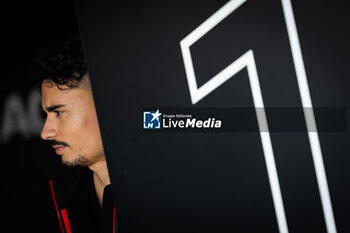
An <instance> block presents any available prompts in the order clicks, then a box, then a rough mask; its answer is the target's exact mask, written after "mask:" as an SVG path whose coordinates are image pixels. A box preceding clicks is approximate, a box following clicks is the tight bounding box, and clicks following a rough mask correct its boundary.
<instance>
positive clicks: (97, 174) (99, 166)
mask: <svg viewBox="0 0 350 233" xmlns="http://www.w3.org/2000/svg"><path fill="white" fill-rule="evenodd" d="M89 169H90V170H91V171H92V172H93V179H94V186H95V190H96V194H97V199H98V202H99V204H100V207H102V199H103V191H104V188H105V187H106V186H107V185H109V184H110V183H111V181H110V178H109V174H108V168H107V163H106V160H103V161H99V162H96V163H94V164H92V165H91V166H89Z"/></svg>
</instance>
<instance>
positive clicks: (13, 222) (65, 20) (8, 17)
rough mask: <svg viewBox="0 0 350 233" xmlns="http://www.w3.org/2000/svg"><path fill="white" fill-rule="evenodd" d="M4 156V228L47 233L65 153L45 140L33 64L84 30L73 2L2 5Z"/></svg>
mask: <svg viewBox="0 0 350 233" xmlns="http://www.w3.org/2000/svg"><path fill="white" fill-rule="evenodd" d="M1 9H2V14H1V16H0V18H1V20H0V22H1V23H0V25H1V70H0V72H1V74H0V76H1V85H0V155H1V176H0V177H1V178H0V179H1V197H2V201H1V210H2V218H1V223H2V224H1V225H2V227H3V229H2V231H8V232H47V231H46V229H45V224H46V223H47V221H48V219H49V218H50V217H52V214H55V212H54V211H53V203H52V200H51V199H50V198H51V197H50V195H51V194H50V191H49V183H48V182H49V178H50V177H51V176H53V175H55V174H56V173H57V172H59V171H61V170H62V167H61V165H60V157H59V156H57V155H56V154H55V152H54V150H53V149H52V148H51V146H50V145H49V144H46V143H44V142H43V141H42V140H41V139H40V131H41V127H42V123H43V119H44V115H43V114H42V111H41V98H40V94H39V89H37V87H36V84H35V82H34V81H33V72H34V70H33V62H34V60H35V57H36V56H37V55H38V53H39V52H40V50H41V49H43V48H45V47H49V46H52V45H53V44H55V43H59V42H60V41H61V40H64V39H66V38H67V37H69V36H72V35H75V34H79V31H78V27H77V23H76V17H75V12H74V5H73V2H71V1H34V2H33V1H30V2H20V3H18V2H14V1H12V2H11V3H9V2H7V3H4V5H2V7H1Z"/></svg>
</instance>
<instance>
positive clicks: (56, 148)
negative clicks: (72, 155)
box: [52, 146, 66, 155]
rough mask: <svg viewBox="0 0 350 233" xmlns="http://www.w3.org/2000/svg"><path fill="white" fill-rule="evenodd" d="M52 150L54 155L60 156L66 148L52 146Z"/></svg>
mask: <svg viewBox="0 0 350 233" xmlns="http://www.w3.org/2000/svg"><path fill="white" fill-rule="evenodd" d="M52 147H53V148H54V149H55V151H56V154H58V155H59V154H61V153H62V152H63V151H64V149H66V146H52Z"/></svg>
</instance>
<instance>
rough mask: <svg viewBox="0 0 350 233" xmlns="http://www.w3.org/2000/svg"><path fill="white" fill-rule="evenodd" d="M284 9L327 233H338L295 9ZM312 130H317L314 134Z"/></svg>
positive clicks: (287, 2) (284, 0)
mask: <svg viewBox="0 0 350 233" xmlns="http://www.w3.org/2000/svg"><path fill="white" fill-rule="evenodd" d="M282 7H283V12H284V18H285V20H286V25H287V31H288V37H289V43H290V45H291V50H292V56H293V61H294V67H295V72H296V76H297V81H298V86H299V92H300V97H301V103H302V105H303V109H304V116H305V121H306V127H307V129H308V136H309V141H310V147H311V152H312V158H313V162H314V166H315V171H316V177H317V183H318V189H319V192H320V197H321V202H322V208H323V214H324V218H325V222H326V227H327V232H328V233H336V232H337V229H336V225H335V220H334V214H333V208H332V203H331V198H330V194H329V189H328V184H327V177H326V171H325V168H324V164H323V158H322V151H321V145H320V141H319V137H318V132H317V128H316V121H315V116H314V112H313V109H312V102H311V96H310V90H309V85H308V82H307V78H306V71H305V66H304V61H303V56H302V53H301V48H300V42H299V37H298V32H297V27H296V24H295V19H294V14H293V8H292V4H291V1H290V0H282ZM305 108H310V109H311V111H310V112H309V113H310V114H306V111H305ZM312 129H316V130H315V132H312Z"/></svg>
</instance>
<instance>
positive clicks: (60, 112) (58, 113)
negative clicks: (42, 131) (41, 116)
mask: <svg viewBox="0 0 350 233" xmlns="http://www.w3.org/2000/svg"><path fill="white" fill-rule="evenodd" d="M55 113H56V115H57V116H61V115H62V113H63V111H55Z"/></svg>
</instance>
